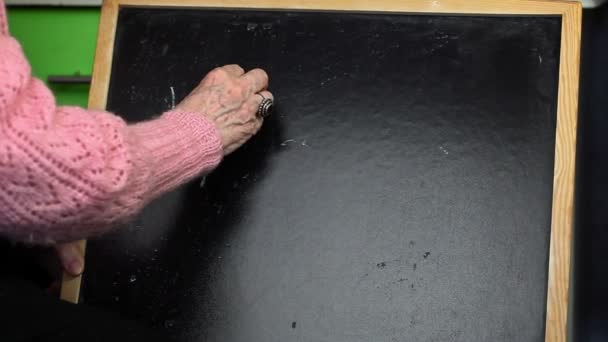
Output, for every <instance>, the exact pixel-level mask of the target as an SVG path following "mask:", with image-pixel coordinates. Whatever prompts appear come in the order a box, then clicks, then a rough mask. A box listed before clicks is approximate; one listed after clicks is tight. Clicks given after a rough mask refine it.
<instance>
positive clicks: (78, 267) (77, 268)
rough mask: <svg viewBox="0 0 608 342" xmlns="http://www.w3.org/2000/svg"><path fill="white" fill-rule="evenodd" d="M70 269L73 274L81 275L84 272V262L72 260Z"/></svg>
mask: <svg viewBox="0 0 608 342" xmlns="http://www.w3.org/2000/svg"><path fill="white" fill-rule="evenodd" d="M68 269H69V270H70V273H72V275H79V274H80V273H82V263H81V262H80V261H78V260H72V261H70V264H69V266H68Z"/></svg>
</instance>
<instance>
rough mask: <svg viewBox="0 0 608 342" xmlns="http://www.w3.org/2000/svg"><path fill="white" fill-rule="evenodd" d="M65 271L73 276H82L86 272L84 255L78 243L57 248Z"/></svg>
mask: <svg viewBox="0 0 608 342" xmlns="http://www.w3.org/2000/svg"><path fill="white" fill-rule="evenodd" d="M55 250H56V251H57V256H58V257H59V261H60V262H61V265H62V266H63V269H64V270H65V271H66V272H67V273H69V274H70V275H72V276H77V275H79V274H81V273H82V272H83V270H84V253H83V252H82V250H81V249H80V247H79V244H78V243H77V242H71V243H65V244H61V245H57V246H55Z"/></svg>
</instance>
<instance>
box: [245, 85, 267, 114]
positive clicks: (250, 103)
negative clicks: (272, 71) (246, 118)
mask: <svg viewBox="0 0 608 342" xmlns="http://www.w3.org/2000/svg"><path fill="white" fill-rule="evenodd" d="M264 99H270V100H274V95H272V93H271V92H269V91H267V90H264V91H261V92H259V93H256V94H252V95H251V96H249V98H247V100H246V101H245V103H244V104H243V108H244V109H245V111H246V112H247V113H248V114H249V115H254V116H257V113H258V110H259V108H260V104H261V103H262V101H263V100H264Z"/></svg>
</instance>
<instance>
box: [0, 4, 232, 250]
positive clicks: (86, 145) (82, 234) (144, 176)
mask: <svg viewBox="0 0 608 342" xmlns="http://www.w3.org/2000/svg"><path fill="white" fill-rule="evenodd" d="M7 26H8V25H7V20H6V11H5V6H4V0H0V235H2V236H5V237H8V238H9V239H12V240H15V241H24V242H30V243H52V242H62V241H70V240H76V239H81V238H87V237H90V236H93V235H98V234H100V233H103V232H105V231H107V230H109V229H111V227H112V226H113V224H114V223H116V222H117V221H120V220H122V219H125V218H128V217H129V216H131V215H133V214H135V213H136V212H137V211H138V210H139V209H141V208H142V206H144V205H145V204H146V203H147V202H149V201H150V200H152V199H153V198H155V197H157V196H158V195H160V194H162V193H163V192H166V191H169V190H171V189H173V188H175V187H176V186H178V185H180V184H182V183H184V182H186V181H188V180H190V179H192V178H193V177H195V176H197V175H200V174H201V173H203V172H208V171H210V170H212V169H213V168H214V167H216V166H217V165H218V164H219V162H220V160H221V159H222V156H223V151H222V146H221V141H220V138H219V134H218V131H217V129H216V127H215V125H214V124H213V123H212V122H211V121H209V120H207V119H205V118H204V117H203V116H201V115H200V114H196V113H184V112H179V111H170V112H167V113H165V114H163V115H162V116H160V117H159V118H158V119H155V120H151V121H148V122H144V123H139V124H135V125H127V124H126V123H125V122H124V121H123V120H121V119H120V118H119V117H117V116H115V115H112V114H110V113H107V112H102V111H87V110H83V109H81V108H77V107H58V106H56V104H55V100H54V97H53V95H52V94H51V92H50V91H49V90H48V89H47V88H46V86H45V85H44V84H43V83H42V82H41V81H40V80H38V79H36V78H33V77H32V76H31V70H30V66H29V64H28V62H27V60H26V58H25V56H24V55H23V52H22V49H21V47H20V45H19V44H18V43H17V41H16V40H15V39H13V38H12V37H10V36H9V34H8V27H7Z"/></svg>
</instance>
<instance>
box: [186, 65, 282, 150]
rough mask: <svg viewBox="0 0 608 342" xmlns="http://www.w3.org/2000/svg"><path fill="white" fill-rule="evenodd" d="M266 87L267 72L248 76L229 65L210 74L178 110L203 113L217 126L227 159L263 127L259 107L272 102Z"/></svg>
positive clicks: (252, 73)
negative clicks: (264, 99) (265, 102)
mask: <svg viewBox="0 0 608 342" xmlns="http://www.w3.org/2000/svg"><path fill="white" fill-rule="evenodd" d="M267 87H268V75H267V74H266V72H265V71H263V70H261V69H253V70H251V71H249V72H247V73H245V71H244V70H243V68H241V67H240V66H238V65H226V66H223V67H221V68H217V69H214V70H213V71H211V72H210V73H209V74H207V76H205V78H203V80H202V81H201V83H200V84H199V85H198V86H197V87H196V88H195V89H194V90H193V91H192V92H191V93H190V95H188V96H187V97H186V98H185V99H184V100H183V101H182V102H181V103H180V104H179V105H177V107H176V109H177V110H181V111H187V112H197V113H200V114H201V115H204V116H205V117H207V118H208V119H209V120H211V121H212V122H213V123H215V125H216V127H217V128H218V130H219V133H220V137H221V140H222V146H223V148H224V155H228V154H230V153H232V152H233V151H235V150H236V149H238V148H239V147H240V146H241V145H243V144H244V143H245V142H247V140H249V139H250V138H251V137H252V136H253V135H255V134H256V133H257V132H258V130H259V129H260V127H261V126H262V123H263V118H261V117H259V116H258V115H257V111H258V107H259V106H260V103H261V102H262V100H263V98H267V99H273V95H272V94H271V93H270V92H269V91H267V90H266V88H267ZM260 95H261V96H260Z"/></svg>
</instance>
